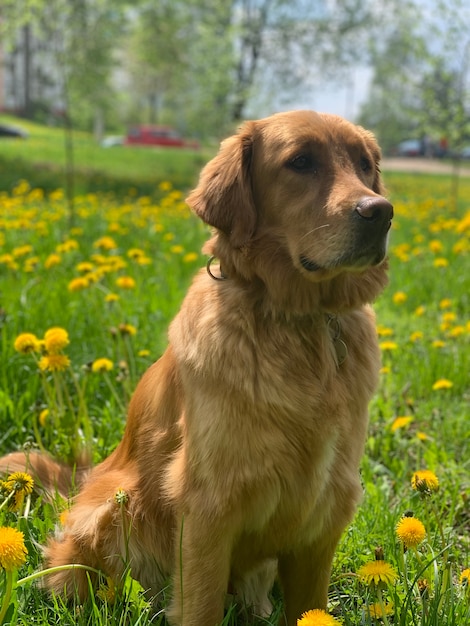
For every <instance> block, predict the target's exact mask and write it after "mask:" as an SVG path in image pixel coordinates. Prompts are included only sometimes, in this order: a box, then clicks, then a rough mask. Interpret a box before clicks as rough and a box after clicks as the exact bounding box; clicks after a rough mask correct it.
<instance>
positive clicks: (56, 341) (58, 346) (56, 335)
mask: <svg viewBox="0 0 470 626" xmlns="http://www.w3.org/2000/svg"><path fill="white" fill-rule="evenodd" d="M69 343H70V340H69V335H68V332H67V331H66V330H64V329H63V328H59V327H58V326H57V327H54V328H49V330H47V331H46V333H45V335H44V347H45V348H46V350H47V352H48V353H49V354H57V353H58V352H60V351H61V350H63V349H64V348H65V346H68V344H69Z"/></svg>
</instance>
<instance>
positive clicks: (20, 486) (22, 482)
mask: <svg viewBox="0 0 470 626" xmlns="http://www.w3.org/2000/svg"><path fill="white" fill-rule="evenodd" d="M3 487H4V488H6V489H7V491H9V492H11V491H15V492H19V491H22V492H23V493H24V495H25V496H28V495H30V494H31V493H33V487H34V480H33V478H32V476H30V475H29V474H27V473H26V472H13V474H10V475H9V476H8V477H7V478H6V480H4V481H3Z"/></svg>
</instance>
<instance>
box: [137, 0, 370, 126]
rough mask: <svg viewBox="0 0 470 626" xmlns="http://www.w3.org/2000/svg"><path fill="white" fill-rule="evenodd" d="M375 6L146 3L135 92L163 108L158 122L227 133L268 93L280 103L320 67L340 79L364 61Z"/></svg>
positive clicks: (356, 0) (344, 0)
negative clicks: (340, 73)
mask: <svg viewBox="0 0 470 626" xmlns="http://www.w3.org/2000/svg"><path fill="white" fill-rule="evenodd" d="M373 7H374V3H372V2H364V1H363V0H331V1H330V2H326V0H316V1H314V2H311V1H308V0H173V1H170V0H164V1H162V2H159V3H158V4H157V3H155V2H150V1H145V0H141V2H140V3H139V5H138V8H137V9H136V11H137V26H136V29H135V31H134V33H133V37H132V45H131V51H132V52H131V57H132V58H133V59H134V61H135V64H136V65H135V67H136V68H137V67H139V65H138V64H140V63H142V62H143V63H144V65H143V66H140V67H141V68H142V67H145V68H147V69H146V70H145V71H144V72H142V71H140V72H138V71H133V72H132V76H133V81H134V84H135V85H136V91H137V92H138V93H142V92H143V91H144V92H146V93H147V99H151V100H152V101H153V103H157V108H158V113H159V116H160V119H165V116H168V117H169V118H170V119H173V121H175V120H176V122H177V123H178V125H180V126H181V125H183V126H184V125H185V124H186V125H188V126H189V127H190V128H192V129H198V131H199V132H201V133H202V134H208V133H214V134H221V133H224V132H225V131H226V129H227V127H228V126H231V125H233V124H234V123H237V122H239V121H240V120H241V119H243V118H244V117H245V116H246V114H247V108H248V106H249V104H250V102H253V96H255V95H256V94H257V93H259V92H260V91H268V90H270V91H271V93H276V94H277V96H276V100H277V102H278V104H279V102H280V101H281V100H282V99H283V98H282V95H284V94H286V93H289V94H290V95H291V96H292V94H294V93H295V92H296V91H299V90H301V89H305V88H306V85H307V84H308V82H309V81H311V80H312V78H313V77H314V76H315V75H317V74H318V72H319V68H322V74H323V75H324V74H325V73H326V72H327V69H329V71H330V72H331V73H332V72H333V71H337V70H338V68H341V69H342V68H344V65H345V63H346V60H347V59H348V60H349V61H351V60H352V59H356V58H357V57H358V56H359V55H360V54H361V53H362V54H364V53H365V50H366V48H367V45H368V38H369V33H370V32H372V31H373V30H374V29H373V26H372V24H373V19H374V14H373ZM208 112H210V113H209V114H208ZM162 116H163V117H162Z"/></svg>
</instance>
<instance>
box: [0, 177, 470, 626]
mask: <svg viewBox="0 0 470 626" xmlns="http://www.w3.org/2000/svg"><path fill="white" fill-rule="evenodd" d="M386 183H387V185H388V187H389V189H390V193H391V197H392V200H393V202H394V205H395V211H396V217H395V220H394V222H395V223H394V228H393V232H392V237H391V245H390V265H391V280H390V286H389V287H388V289H387V290H386V292H385V293H384V294H383V295H382V296H381V297H380V299H379V300H378V302H377V303H376V310H377V315H378V333H379V340H380V343H381V347H382V351H383V372H382V378H381V383H380V387H379V389H378V392H377V394H376V396H375V398H374V400H373V401H372V403H371V407H370V413H371V423H370V428H369V433H368V439H367V442H366V454H365V456H364V459H363V462H362V468H361V469H362V480H363V485H364V501H363V503H362V504H361V506H360V507H359V509H358V513H357V515H356V518H355V520H354V522H353V523H352V524H351V526H350V527H349V528H348V530H347V531H346V533H345V535H344V537H343V540H342V542H341V544H340V546H339V549H338V551H337V555H336V559H335V563H334V569H333V576H332V583H331V587H330V607H329V609H330V612H331V614H332V615H334V616H336V617H338V618H339V619H341V620H342V623H343V624H344V625H346V626H359V625H360V626H363V625H365V626H372V625H375V624H380V623H384V624H385V625H387V624H392V623H393V624H399V625H401V626H441V625H442V624H446V625H447V624H450V625H452V626H466V625H467V624H468V623H469V621H470V597H469V595H468V585H467V586H466V585H465V576H463V573H464V572H465V571H466V568H468V567H469V565H470V542H469V528H470V516H469V508H468V502H469V494H470V483H469V459H470V450H469V445H470V443H469V442H470V431H469V421H468V397H469V394H470V382H469V378H468V371H469V369H470V319H469V317H468V311H469V310H470V302H469V294H470V271H469V269H470V267H469V262H470V180H469V179H465V180H463V181H462V183H461V201H460V205H459V206H458V208H457V209H456V210H455V211H452V210H451V209H449V203H448V197H449V193H450V188H451V181H450V180H449V178H447V177H444V176H442V177H428V176H412V175H403V174H388V175H386ZM76 205H77V216H76V218H77V221H76V223H75V224H74V226H73V228H72V229H71V228H70V226H69V222H68V215H67V209H66V205H65V203H64V199H63V194H62V193H61V192H60V190H59V191H55V192H52V193H48V194H44V193H43V192H41V191H40V190H37V189H32V188H31V187H30V186H29V185H28V184H27V183H26V182H22V183H20V184H19V185H17V186H16V187H15V188H14V189H12V191H11V193H9V194H2V195H1V196H0V276H1V283H0V284H1V287H0V288H1V293H0V299H1V307H2V311H1V316H0V320H1V321H0V345H1V355H2V356H1V361H0V453H5V452H7V451H10V450H12V449H14V448H20V447H22V446H24V445H25V444H28V445H29V446H37V445H40V446H44V447H46V448H47V449H49V450H51V452H53V453H55V454H58V455H60V456H62V457H67V456H69V455H70V449H68V448H67V444H70V436H69V437H67V438H66V437H64V433H65V432H66V429H67V428H69V426H70V419H71V416H75V418H77V416H78V419H81V420H82V423H83V415H84V410H85V409H84V407H85V408H86V415H87V416H88V420H89V422H88V423H89V426H90V429H91V434H90V436H91V437H92V440H93V449H94V459H95V461H96V462H98V461H100V460H101V459H102V458H103V457H105V456H106V455H107V454H109V452H110V451H111V450H112V449H114V447H115V446H116V444H117V442H118V441H119V439H120V436H121V433H122V430H123V426H124V419H125V405H126V404H127V401H128V399H129V396H130V394H131V393H132V390H133V389H134V387H135V384H136V382H137V380H138V378H139V376H140V375H141V374H142V373H143V371H144V370H145V369H146V368H147V367H148V365H149V364H150V363H151V362H152V361H153V360H155V359H156V358H158V356H159V355H160V354H161V353H162V351H163V350H164V348H165V346H166V343H167V339H166V329H167V326H168V324H169V322H170V320H171V318H172V317H173V315H174V314H175V312H176V310H177V308H178V306H179V303H180V302H181V300H182V298H183V297H184V293H185V290H186V288H187V285H188V283H189V282H190V280H191V277H192V275H193V274H194V272H195V271H196V270H197V269H198V268H200V267H203V265H204V262H205V261H204V259H203V258H202V256H200V254H199V249H200V246H201V244H202V242H203V240H204V239H205V238H206V237H207V234H208V233H207V229H206V227H205V226H203V225H202V224H201V223H200V222H199V221H197V220H196V219H195V218H194V217H193V216H191V215H190V214H189V211H188V209H187V208H186V207H185V206H184V204H183V201H182V196H181V193H180V192H179V191H178V190H176V189H175V188H174V187H173V186H172V185H171V184H170V182H169V181H166V182H164V183H163V184H161V185H160V187H159V189H158V196H157V195H156V196H155V197H153V198H152V197H150V196H146V197H142V196H137V195H131V194H127V195H125V196H123V197H120V198H119V197H117V196H115V195H111V194H91V195H86V196H80V197H77V198H76ZM119 279H121V280H119ZM122 279H124V280H122ZM129 279H132V280H129ZM116 296H118V298H117V299H116ZM51 327H61V328H63V329H66V330H67V332H68V337H69V339H70V343H69V344H68V345H66V346H63V347H62V348H61V354H62V355H66V356H67V357H68V358H70V361H71V364H70V367H69V368H65V369H63V370H60V371H49V370H48V369H47V368H46V369H45V370H38V365H37V360H38V358H41V355H40V354H39V353H23V352H21V350H20V351H19V350H18V349H16V350H15V347H14V344H15V340H17V339H18V337H19V336H21V334H23V333H25V332H31V333H34V334H35V335H36V336H37V338H38V339H42V338H43V337H44V335H45V332H46V331H47V330H48V329H50V328H51ZM134 329H135V330H136V331H137V332H136V333H135V334H134ZM17 348H18V345H17ZM103 358H106V359H108V360H109V361H110V362H111V363H112V365H113V367H112V369H107V368H106V367H103V368H102V369H99V368H98V369H97V368H96V367H95V370H94V368H93V364H95V366H96V363H97V361H98V359H103ZM60 394H62V396H63V398H65V399H66V398H67V394H68V396H69V397H70V399H71V404H70V405H69V404H68V401H67V400H66V402H65V410H64V411H62V412H61V411H60V410H58V409H59V408H60V401H59V399H58V398H59V395H60ZM80 398H83V400H84V404H83V402H82V400H80ZM46 409H48V411H49V412H48V413H46V412H45V410H46ZM68 432H70V431H68ZM72 452H73V450H72ZM420 470H430V471H432V472H433V473H435V475H436V476H437V477H438V480H439V490H438V491H437V492H435V491H434V490H433V489H431V488H429V489H428V488H424V489H417V488H412V486H411V478H412V476H413V474H414V473H415V472H417V471H420ZM2 489H3V488H2ZM2 494H3V497H6V491H5V490H4V489H3V491H2ZM3 502H5V500H3ZM57 506H58V507H59V508H63V507H64V506H65V504H64V503H57V504H56V505H52V504H50V503H46V502H44V501H42V499H41V498H37V499H34V498H32V499H31V497H30V496H26V498H25V500H24V503H23V505H22V507H21V509H20V510H19V511H7V506H5V505H4V506H3V507H2V503H1V502H0V507H2V508H0V526H8V527H16V528H18V529H19V530H21V531H22V532H23V533H24V537H25V543H26V547H27V549H28V555H27V559H26V562H25V564H24V565H23V566H21V567H20V569H19V571H18V576H17V578H18V582H17V583H15V585H16V587H15V593H14V594H12V596H11V597H12V598H13V599H14V600H13V604H12V608H10V609H8V610H9V611H10V612H12V611H13V610H14V611H16V614H17V616H16V623H18V624H24V625H25V626H26V625H27V624H31V623H33V624H38V625H45V624H51V623H62V624H67V623H77V624H83V625H85V624H91V623H93V624H98V625H100V624H109V623H112V624H125V623H126V624H135V625H137V624H150V623H152V624H155V623H156V624H164V617H163V615H162V614H159V615H158V616H157V617H151V612H152V609H151V606H150V604H149V603H148V601H147V599H146V598H145V597H144V596H143V594H142V590H141V589H140V587H139V585H138V584H137V583H135V582H133V581H132V578H131V574H132V572H130V573H128V575H127V576H126V579H125V581H124V583H125V584H124V588H123V591H116V590H115V589H114V588H113V587H112V584H111V586H110V581H105V580H103V586H102V587H101V591H100V593H99V594H98V595H97V596H93V597H92V598H91V599H90V601H89V602H88V603H86V604H85V605H84V606H78V605H75V606H74V605H72V606H65V605H64V604H63V603H62V601H61V600H60V599H58V598H52V599H51V598H48V597H47V596H46V595H45V594H44V593H43V592H41V590H40V588H39V587H38V585H37V582H35V580H36V578H34V579H32V578H29V577H30V576H31V577H36V575H37V572H38V570H39V569H40V565H41V554H40V551H39V550H38V547H37V546H38V544H40V543H43V542H44V541H45V539H46V537H47V535H48V534H49V533H51V532H52V531H53V529H54V526H55V524H56V522H57ZM410 510H412V511H413V514H414V516H415V517H416V518H418V519H419V520H420V521H421V522H422V523H423V524H424V527H425V530H426V537H425V538H424V540H422V541H420V543H419V544H418V545H416V546H415V547H412V548H408V549H407V550H404V546H403V543H402V542H400V541H399V540H398V538H397V536H396V533H395V527H396V525H397V523H398V522H399V520H400V519H401V518H402V516H403V515H404V514H405V512H406V511H410ZM376 556H379V557H381V558H383V559H385V561H386V563H389V564H390V565H391V566H392V567H393V568H394V570H395V571H396V574H397V580H396V582H392V583H390V582H389V583H384V584H382V585H379V586H376V585H372V584H367V582H364V578H363V577H362V578H361V576H359V574H358V572H359V571H360V567H361V566H363V565H367V564H368V563H370V561H374V560H375V557H376ZM4 593H5V576H4V572H3V571H2V570H0V598H2V595H3V594H4ZM15 594H16V595H15ZM278 597H279V595H278V593H277V592H276V593H275V600H276V603H275V614H274V615H273V617H272V618H271V619H269V620H263V621H261V622H259V623H260V624H261V623H263V624H274V623H277V617H276V616H278V615H279V614H280V613H281V612H282V605H281V604H280V602H279V601H278ZM380 601H382V603H383V605H384V606H386V607H388V609H389V611H391V612H393V616H392V615H389V616H388V617H386V618H384V619H382V620H380V619H375V618H374V617H373V616H372V615H373V612H374V611H379V610H380ZM164 603H165V598H163V604H164ZM0 604H1V599H0ZM391 604H393V608H392V607H391V606H390V605H391ZM370 607H373V608H370ZM239 609H240V607H235V606H232V608H231V609H230V610H229V612H228V614H227V617H226V619H225V622H224V624H225V625H226V626H228V625H231V626H235V625H236V624H244V623H247V619H246V618H245V617H244V615H243V612H241V613H240V612H239ZM9 614H10V613H8V612H7V615H9Z"/></svg>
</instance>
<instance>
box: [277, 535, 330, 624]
mask: <svg viewBox="0 0 470 626" xmlns="http://www.w3.org/2000/svg"><path fill="white" fill-rule="evenodd" d="M339 537H340V535H338V537H334V538H333V537H325V538H324V539H323V540H318V541H317V542H316V543H313V544H311V545H310V546H304V547H302V548H299V549H298V550H296V551H294V552H290V553H289V554H284V555H282V556H281V557H280V558H279V578H280V582H281V586H282V590H283V594H284V603H285V616H284V617H282V618H281V620H280V626H284V625H285V624H287V626H295V625H296V624H297V620H298V619H299V618H300V616H301V615H302V613H303V612H305V611H308V610H310V609H326V605H327V601H328V586H329V582H330V573H331V563H332V561H333V555H334V551H335V548H336V545H337V542H338V540H339Z"/></svg>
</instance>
